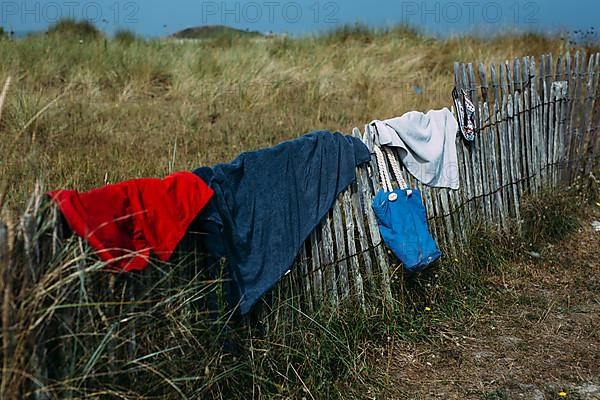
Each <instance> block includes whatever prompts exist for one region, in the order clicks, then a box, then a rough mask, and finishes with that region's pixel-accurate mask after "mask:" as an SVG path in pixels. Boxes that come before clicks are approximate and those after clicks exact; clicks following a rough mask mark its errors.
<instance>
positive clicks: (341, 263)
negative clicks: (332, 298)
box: [333, 198, 350, 299]
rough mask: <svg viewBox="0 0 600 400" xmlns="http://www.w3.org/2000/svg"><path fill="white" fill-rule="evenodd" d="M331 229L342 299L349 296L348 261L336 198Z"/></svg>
mask: <svg viewBox="0 0 600 400" xmlns="http://www.w3.org/2000/svg"><path fill="white" fill-rule="evenodd" d="M333 230H334V231H335V250H336V255H337V259H336V260H338V261H337V270H338V282H339V284H340V295H341V297H342V299H347V298H348V297H350V280H349V279H348V263H347V261H346V239H345V232H344V230H345V228H344V223H343V221H342V209H341V207H340V199H339V198H338V199H337V200H336V202H335V204H334V205H333Z"/></svg>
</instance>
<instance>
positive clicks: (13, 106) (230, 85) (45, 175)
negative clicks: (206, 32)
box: [0, 28, 597, 399]
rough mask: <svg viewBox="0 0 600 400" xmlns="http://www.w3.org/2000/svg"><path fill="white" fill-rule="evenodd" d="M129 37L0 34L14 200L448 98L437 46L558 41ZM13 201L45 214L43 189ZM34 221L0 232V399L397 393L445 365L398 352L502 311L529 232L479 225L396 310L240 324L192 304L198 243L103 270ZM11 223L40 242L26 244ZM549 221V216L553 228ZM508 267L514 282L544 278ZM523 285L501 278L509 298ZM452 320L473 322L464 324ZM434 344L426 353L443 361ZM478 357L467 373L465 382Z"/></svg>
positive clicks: (445, 339) (551, 43) (407, 286)
mask: <svg viewBox="0 0 600 400" xmlns="http://www.w3.org/2000/svg"><path fill="white" fill-rule="evenodd" d="M129 39H130V38H128V40H122V41H104V40H103V39H101V38H95V37H91V38H89V39H86V40H85V41H84V43H83V44H80V43H79V39H78V38H76V37H70V38H69V37H64V36H60V35H49V36H47V37H33V38H29V39H26V40H21V41H16V42H9V41H0V57H1V58H2V60H6V62H3V63H2V65H0V78H2V79H3V78H4V77H6V76H13V77H14V85H13V89H11V92H10V95H9V96H8V97H7V102H6V104H5V107H4V113H3V118H2V120H0V137H2V140H1V141H0V157H1V159H2V162H1V164H0V187H1V185H2V184H4V185H6V187H7V190H6V191H5V193H6V194H7V196H8V204H9V206H10V207H14V208H24V204H25V199H26V198H27V196H28V194H29V192H30V190H31V189H32V187H33V185H34V182H35V181H36V180H42V181H43V182H44V183H45V184H46V185H47V186H48V188H55V187H67V186H69V187H76V188H77V189H80V190H85V189H89V188H91V187H93V186H98V185H101V184H103V183H105V182H109V181H110V182H115V181H119V180H122V179H127V178H131V177H139V176H162V175H165V174H167V173H168V172H171V171H173V170H182V169H191V168H194V167H197V166H199V165H203V164H211V163H214V162H218V161H224V160H228V159H230V158H232V157H234V156H235V155H236V154H237V153H239V152H241V151H243V150H250V149H255V148H259V147H263V146H267V145H271V144H274V143H276V142H279V141H281V140H283V139H286V138H290V137H295V136H298V135H300V134H302V133H304V132H306V131H310V130H313V129H323V128H328V129H332V130H342V131H350V129H351V128H352V127H354V126H360V125H362V124H364V123H365V122H368V121H369V120H371V119H373V118H380V117H388V116H393V115H398V114H401V113H403V112H405V111H409V110H412V109H427V108H438V107H443V106H448V105H449V104H450V90H451V88H452V62H453V61H455V60H460V61H482V62H486V63H489V62H500V61H503V60H505V59H510V58H512V57H514V56H523V55H525V53H527V54H529V55H536V56H537V55H540V54H542V53H547V52H552V53H555V54H556V53H559V52H562V51H564V50H567V49H566V48H565V47H564V46H565V44H564V43H565V42H564V41H561V40H560V39H558V38H544V37H541V36H536V35H520V36H519V35H517V36H515V35H509V36H503V37H498V38H495V39H489V40H484V39H476V38H470V37H463V38H453V39H449V40H444V41H438V40H434V39H431V38H428V37H424V36H422V35H420V34H418V33H417V32H415V31H412V30H410V29H406V28H398V29H396V30H392V31H389V32H386V33H374V32H370V31H364V30H360V29H359V30H354V31H353V30H346V31H340V32H336V33H333V34H331V35H326V36H323V37H319V38H304V39H274V40H267V39H260V40H257V39H235V40H228V41H225V42H223V41H219V40H214V41H205V42H202V43H187V44H183V45H177V44H175V43H172V42H160V41H152V42H146V41H141V40H137V39H134V40H129ZM415 88H420V94H419V93H417V92H419V90H417V91H415ZM175 146H176V157H175V160H174V162H173V154H174V149H175ZM1 192H2V191H1V190H0V194H1ZM0 197H1V196H0ZM546 200H547V199H546ZM532 204H535V203H532ZM552 204H553V208H552V209H549V210H548V211H547V212H546V211H543V212H542V213H541V214H540V213H538V212H537V211H539V210H537V209H536V208H535V207H532V210H533V213H532V216H531V217H532V218H531V219H532V221H533V222H534V224H532V225H531V229H532V230H531V232H532V233H533V235H534V236H535V237H536V238H539V240H540V241H539V242H538V243H536V246H543V245H545V243H546V242H544V241H543V240H545V239H547V237H546V236H543V235H542V234H541V232H543V231H544V230H545V229H546V227H548V226H554V227H556V226H557V225H560V221H561V220H556V218H559V217H561V218H562V217H565V218H566V217H568V216H567V215H561V212H562V211H565V212H572V211H573V209H572V208H562V207H563V206H564V202H561V201H557V202H553V203H552ZM30 206H32V207H37V206H41V207H42V211H44V210H43V208H44V205H40V204H37V205H35V204H34V205H30ZM555 207H556V208H555ZM46 211H47V210H46ZM31 215H34V216H37V215H43V213H40V214H38V213H33V214H31ZM544 216H549V217H551V219H552V221H551V222H552V224H553V225H547V222H548V221H547V218H545V217H544ZM565 220H566V219H565ZM52 221H53V220H52V218H40V219H39V220H35V219H30V220H27V219H23V220H22V221H20V223H21V226H22V229H21V232H22V233H21V234H20V235H19V237H17V238H10V240H9V241H8V242H9V244H10V245H11V246H16V247H18V254H19V257H15V258H9V257H4V256H3V254H6V252H4V253H2V250H3V249H0V256H1V257H4V258H0V273H1V274H0V278H1V279H0V292H2V293H3V296H4V297H3V302H2V305H3V307H2V309H3V315H2V327H3V332H2V345H3V348H2V353H1V354H2V356H3V361H4V365H3V370H2V387H1V388H0V397H2V396H5V397H6V398H23V397H28V396H29V395H31V394H35V393H37V394H40V395H41V393H46V394H48V396H49V397H50V398H65V397H67V398H121V399H139V398H144V399H145V398H147V399H150V398H152V399H153V398H209V399H210V398H212V399H222V398H227V399H230V398H231V399H236V398H240V399H242V398H243V399H246V398H280V399H284V398H286V399H287V398H307V399H308V398H340V399H341V398H365V397H371V396H377V397H381V396H382V395H387V394H388V393H386V391H388V392H389V396H393V395H397V394H398V393H400V398H403V397H402V395H403V394H405V393H406V392H402V391H403V390H405V389H406V390H409V391H414V390H415V389H414V386H411V385H405V383H406V382H403V380H404V379H406V378H411V375H410V373H411V372H412V373H415V375H414V380H415V381H417V380H418V379H420V376H422V373H423V371H425V372H428V373H431V374H432V375H431V377H432V379H446V378H445V376H444V375H443V374H441V373H440V374H438V372H439V370H437V369H433V372H432V369H431V368H429V369H428V368H427V367H423V366H422V367H423V369H412V370H411V369H406V370H405V369H403V370H402V371H400V370H399V369H398V367H397V366H399V365H403V364H402V362H403V361H405V360H400V359H399V358H398V355H401V354H405V353H402V351H401V350H402V348H405V347H407V346H408V347H409V348H412V349H416V350H415V357H417V358H419V357H421V358H422V356H423V353H422V352H423V349H425V348H427V346H432V347H433V348H434V349H440V347H436V346H439V345H440V343H441V344H442V345H444V346H446V345H448V343H453V337H454V335H455V334H456V333H457V332H463V334H464V335H465V336H468V335H470V334H471V333H473V334H475V333H477V334H478V335H480V336H479V337H481V339H478V340H482V341H483V340H485V339H486V336H485V335H488V334H489V332H488V331H484V330H483V329H484V328H485V326H487V325H485V324H486V323H487V321H488V320H487V319H484V318H483V317H482V316H483V315H486V316H487V315H488V311H489V309H490V304H495V303H494V302H497V301H499V300H498V299H500V300H503V301H504V303H502V304H501V305H499V306H498V307H500V309H499V308H496V307H494V308H493V310H494V311H495V312H497V313H500V311H504V312H506V314H502V316H503V317H506V318H509V317H511V316H512V314H513V312H514V311H515V308H514V304H512V303H510V302H508V303H507V302H506V301H507V299H508V300H511V299H512V298H511V297H508V298H507V297H495V295H494V289H493V287H491V286H492V285H495V284H496V283H497V282H502V283H503V284H504V283H506V282H508V284H509V285H512V286H509V287H514V288H517V287H518V285H517V283H518V282H517V279H518V276H519V275H518V274H515V275H513V274H514V273H515V270H513V269H511V268H513V267H514V266H515V264H514V257H511V253H512V254H513V256H514V253H515V249H516V248H518V249H519V250H521V249H527V246H528V245H529V244H530V243H527V242H524V241H523V238H514V240H513V241H512V242H506V241H499V242H498V241H496V239H497V238H498V236H497V235H495V234H494V233H486V234H481V235H479V236H478V238H479V239H480V240H479V241H478V242H473V243H472V245H473V251H472V252H471V253H470V254H466V255H465V256H464V259H461V260H456V261H452V260H450V261H448V262H447V264H445V265H443V266H441V267H440V268H438V269H436V270H433V271H429V272H428V273H426V274H423V275H421V276H419V277H412V278H408V279H406V280H404V279H399V282H396V283H395V285H396V286H397V287H395V290H397V291H398V293H402V294H401V295H399V298H401V301H402V302H403V307H399V308H398V309H397V310H392V311H391V312H389V313H387V314H385V315H383V312H379V311H377V309H375V310H374V311H373V312H370V313H369V314H368V315H365V314H360V313H356V312H355V311H354V310H353V309H348V310H346V309H344V308H342V309H341V310H340V311H339V312H338V313H330V312H327V310H324V311H322V312H320V313H315V314H314V315H312V314H311V316H308V315H305V314H303V313H301V312H298V311H297V309H296V305H295V304H294V303H293V301H294V299H293V298H288V301H286V302H283V303H280V304H278V308H277V309H275V310H274V311H273V312H274V313H277V312H281V313H284V314H285V313H287V315H289V314H290V313H291V314H294V315H295V318H293V319H288V320H282V319H280V320H279V321H280V323H278V324H276V325H274V326H272V327H271V330H270V333H269V334H268V335H253V334H251V332H248V325H243V324H241V325H236V324H231V323H228V319H229V317H230V315H229V314H227V313H221V314H219V315H212V318H208V316H207V310H210V309H214V307H212V308H211V306H209V305H208V304H209V303H210V302H211V301H215V300H214V298H213V297H211V296H210V295H209V294H211V293H212V294H214V296H216V301H217V303H219V304H221V305H222V304H223V302H224V299H223V291H222V288H221V278H222V277H221V276H220V274H219V273H218V272H219V271H220V270H219V268H218V267H219V266H215V268H216V272H215V273H213V274H212V275H207V270H206V269H204V268H198V263H197V262H196V260H195V259H190V258H189V256H190V255H193V256H195V255H196V254H195V253H194V252H193V251H191V250H190V249H189V248H186V247H185V246H186V244H185V243H184V244H183V245H182V246H183V247H182V248H181V249H180V250H181V253H180V255H181V257H180V258H177V257H176V261H175V262H174V263H173V264H169V265H163V264H158V265H153V266H152V267H151V268H150V269H148V271H145V272H144V273H141V274H127V275H114V274H112V273H110V272H108V271H107V270H105V269H104V268H103V267H104V266H103V265H102V263H99V262H98V261H97V259H96V258H95V257H93V256H92V255H91V253H90V252H89V251H88V250H87V248H86V247H85V246H84V245H83V243H82V242H81V241H80V240H79V239H77V238H71V239H68V240H66V241H64V242H62V244H61V245H60V246H58V245H56V244H57V243H58V242H54V241H53V238H54V237H53V235H55V234H56V232H54V231H53V230H52V229H53V225H52V224H51V222H52ZM1 228H2V226H0V235H2V234H3V233H4V231H2V229H1ZM36 228H37V229H36ZM9 232H12V230H9ZM26 232H29V235H30V236H28V237H29V238H31V237H33V238H35V239H36V240H38V239H39V243H42V244H43V246H42V247H41V248H40V249H35V251H34V250H33V249H32V248H31V246H28V245H27V243H28V241H27V240H25V238H24V236H27V235H26ZM565 233H566V231H564V230H562V229H556V234H557V235H559V236H560V235H564V234H565ZM13 239H14V240H13ZM192 239H193V238H192ZM552 239H553V240H554V241H555V243H556V240H559V238H557V237H552ZM192 241H193V240H192ZM517 242H518V243H517ZM0 243H1V241H0ZM29 243H31V241H30V242H29ZM515 243H517V245H518V247H513V245H514V244H515ZM536 250H539V248H536ZM548 251H550V250H548ZM546 254H547V253H544V256H546ZM566 254H571V253H566ZM186 255H187V256H188V258H186V257H185V256H186ZM497 255H500V256H501V260H500V262H498V261H497V258H498V257H496V256H497ZM589 255H590V254H589V253H586V255H584V258H585V257H588V256H589ZM586 259H587V258H586ZM594 260H595V259H594ZM42 261H43V263H42ZM521 261H522V260H521ZM593 262H596V261H593ZM596 265H597V264H596ZM517 266H521V264H517ZM526 267H527V271H528V274H530V275H527V277H529V276H531V279H530V280H531V282H535V280H543V279H545V278H546V279H547V278H554V275H552V274H546V273H545V270H544V269H542V268H539V269H534V268H533V267H532V266H530V264H527V266H526ZM534 271H537V272H535V273H534ZM563 271H565V270H564V269H562V270H561V272H563ZM576 271H578V272H577V273H578V274H579V273H580V272H581V273H583V271H584V270H583V269H577V270H576ZM41 272H43V273H41ZM538 273H539V275H538ZM507 279H508V280H507ZM527 282H529V281H527ZM140 289H143V290H142V291H139V290H140ZM500 289H501V288H500ZM521 289H522V290H521ZM531 289H532V287H531V286H525V287H519V288H518V291H517V289H515V292H514V293H515V294H517V295H523V296H527V295H528V291H529V290H531ZM138 291H139V292H138ZM512 294H513V292H511V295H512ZM563 294H564V293H563ZM586 295H589V296H592V295H593V293H592V292H586ZM586 298H587V297H586ZM543 304H544V306H545V305H547V304H546V303H543ZM425 307H429V308H430V310H429V311H425ZM532 310H533V311H532V312H533V313H538V311H539V316H541V317H544V315H548V314H545V311H543V312H542V310H541V309H539V310H538V309H537V308H532ZM430 311H431V312H430ZM517 315H518V314H517ZM536 315H538V314H536ZM479 317H481V318H479ZM473 318H475V320H476V322H478V323H479V324H480V325H477V324H472V322H473ZM270 320H273V318H272V317H271V319H270ZM550 320H551V318H548V317H546V321H550ZM283 321H286V322H285V323H284V322H283ZM504 321H506V320H504ZM542 322H543V321H542ZM464 323H471V325H468V329H471V328H473V329H481V331H478V330H473V331H472V332H471V331H469V332H465V330H464V326H463V325H464ZM481 324H483V325H481ZM482 326H483V327H482ZM460 327H462V328H461V329H463V330H462V331H461V330H460V329H459V328H460ZM517 328H518V327H517ZM517 328H515V329H517ZM528 329H531V331H530V332H533V328H532V327H528ZM586 332H587V331H586ZM9 333H10V334H9ZM589 337H590V338H591V339H589V340H596V337H593V336H589ZM400 343H401V344H400ZM594 343H595V342H594ZM537 344H538V345H539V342H538V343H537ZM403 346H404V347H403ZM223 347H226V348H228V349H229V350H230V347H237V350H233V351H231V350H230V351H223ZM450 347H451V346H450ZM450 347H449V350H448V353H443V354H447V357H446V358H441V360H443V363H440V365H439V367H440V368H442V367H444V366H446V367H447V366H448V365H450V364H451V363H456V362H457V357H458V359H460V356H459V355H457V354H456V353H454V352H453V351H454V350H452V348H450ZM34 348H35V349H37V351H33V352H32V349H34ZM391 350H394V351H397V353H396V354H395V355H394V354H393V353H391V352H390V351H391ZM427 351H429V350H427ZM436 351H437V350H436ZM426 354H427V355H428V354H429V353H426ZM524 354H526V353H524ZM527 354H529V353H527ZM586 354H587V353H586ZM529 355H531V354H529ZM42 361H43V363H42ZM425 362H427V361H425ZM42 364H43V365H46V366H48V368H47V369H45V368H44V367H43V366H42ZM425 365H426V364H425ZM435 367H436V368H437V367H438V365H436V366H435ZM407 368H408V367H407ZM474 368H475V367H474ZM481 370H482V369H478V370H475V369H474V370H473V371H475V372H474V373H473V374H470V375H468V378H469V379H479V378H477V376H478V375H477V374H476V372H481ZM444 371H446V372H448V371H454V370H453V369H451V368H448V369H446V370H444ZM573 371H574V372H573V373H577V372H581V371H582V370H573ZM586 371H587V370H586ZM586 371H583V372H585V373H587V372H586ZM446 376H450V377H451V375H446ZM569 376H572V375H569ZM395 377H399V382H398V381H394V378H395ZM38 378H43V379H42V381H43V382H41V381H38V380H37V379H38ZM449 379H450V378H449ZM429 382H431V380H430V381H429ZM483 389H485V390H488V389H489V390H491V389H492V387H487V386H486V387H484V388H483ZM34 392H35V393H34ZM482 393H483V394H486V393H487V392H482ZM389 396H388V397H389ZM424 396H425V397H424V398H427V397H426V396H427V394H425V395H424ZM42 397H43V396H42Z"/></svg>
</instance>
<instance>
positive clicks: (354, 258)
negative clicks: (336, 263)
mask: <svg viewBox="0 0 600 400" xmlns="http://www.w3.org/2000/svg"><path fill="white" fill-rule="evenodd" d="M351 201H352V200H351V199H350V191H348V190H346V191H345V192H344V194H343V197H342V204H343V207H344V220H345V222H346V228H345V229H346V234H347V235H348V236H347V239H348V254H349V255H350V258H349V262H350V276H351V277H352V282H353V287H354V292H355V293H354V294H355V296H356V300H357V301H358V303H359V304H360V307H361V309H362V310H363V311H364V310H365V309H366V304H365V294H364V288H363V278H362V274H361V273H360V267H359V265H360V263H359V259H358V252H357V250H356V238H355V236H354V234H355V229H354V216H353V212H352V203H351ZM361 250H362V249H361Z"/></svg>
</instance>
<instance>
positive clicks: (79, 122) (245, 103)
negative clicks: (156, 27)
mask: <svg viewBox="0 0 600 400" xmlns="http://www.w3.org/2000/svg"><path fill="white" fill-rule="evenodd" d="M223 46H224V47H223ZM565 46H566V45H565V42H564V41H562V40H560V39H559V38H545V37H542V36H537V35H531V34H530V35H507V36H501V37H497V38H494V39H477V38H471V37H460V38H452V39H448V40H435V39H432V38H429V37H426V36H423V35H420V34H419V33H417V32H415V31H413V30H410V29H406V28H398V29H396V30H392V31H389V32H386V33H374V32H369V31H366V32H365V31H363V30H357V31H353V30H349V31H345V32H337V33H333V34H331V35H326V36H323V37H314V38H302V39H289V38H280V39H243V38H240V39H236V40H232V41H228V42H227V43H221V42H219V41H218V40H214V41H210V40H209V41H204V42H201V43H198V42H195V43H187V44H181V45H177V44H175V43H174V42H169V41H142V40H134V41H126V42H125V41H106V40H102V39H94V38H93V37H90V38H86V39H85V40H84V42H83V44H80V43H79V40H78V38H73V37H71V36H60V35H49V36H39V37H32V38H28V39H24V40H18V41H1V42H0V57H1V59H2V60H3V63H2V65H1V66H0V78H2V79H4V78H5V77H7V76H13V77H14V82H13V89H12V90H11V95H10V96H8V99H7V103H6V105H5V111H4V117H3V119H2V121H1V122H0V135H1V136H2V140H1V141H0V159H2V163H1V164H0V182H5V183H6V184H7V186H8V196H9V202H10V204H12V205H13V206H17V205H19V204H21V205H22V204H23V201H24V199H25V196H26V195H27V193H29V192H30V190H31V189H32V187H33V183H34V181H35V180H42V181H43V182H44V183H45V184H46V185H47V187H48V188H58V187H75V188H78V189H81V190H85V189H89V188H92V187H95V186H98V185H101V184H104V183H105V182H106V181H110V182H116V181H119V180H123V179H128V178H132V177H141V176H163V175H165V174H167V173H169V172H170V171H171V170H173V169H174V170H186V169H191V168H195V167H198V166H201V165H206V164H212V163H215V162H221V161H226V160H229V159H231V158H233V157H234V156H235V155H237V154H238V153H239V152H241V151H244V150H251V149H256V148H260V147H264V146H268V145H272V144H274V143H277V142H279V141H282V140H284V139H288V138H292V137H296V136H299V135H301V134H303V133H305V132H308V131H311V130H316V129H331V130H340V131H344V132H350V130H351V129H352V128H353V127H355V126H362V125H363V124H365V123H366V122H368V121H370V120H372V119H374V118H382V117H391V116H396V115H399V114H402V113H404V112H406V111H409V110H413V109H419V110H426V109H429V108H439V107H444V106H449V105H450V104H451V98H450V91H451V89H452V86H453V77H452V63H453V62H454V61H473V62H477V61H482V62H485V63H489V62H502V61H504V60H506V59H512V58H513V57H515V56H523V55H526V54H528V55H536V56H537V55H540V54H542V53H548V52H552V53H554V54H558V53H560V52H563V51H565V50H568V49H567V48H566V47H565ZM175 146H176V148H177V151H176V158H175V163H174V164H173V163H172V162H171V161H172V158H173V149H174V148H175Z"/></svg>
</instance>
